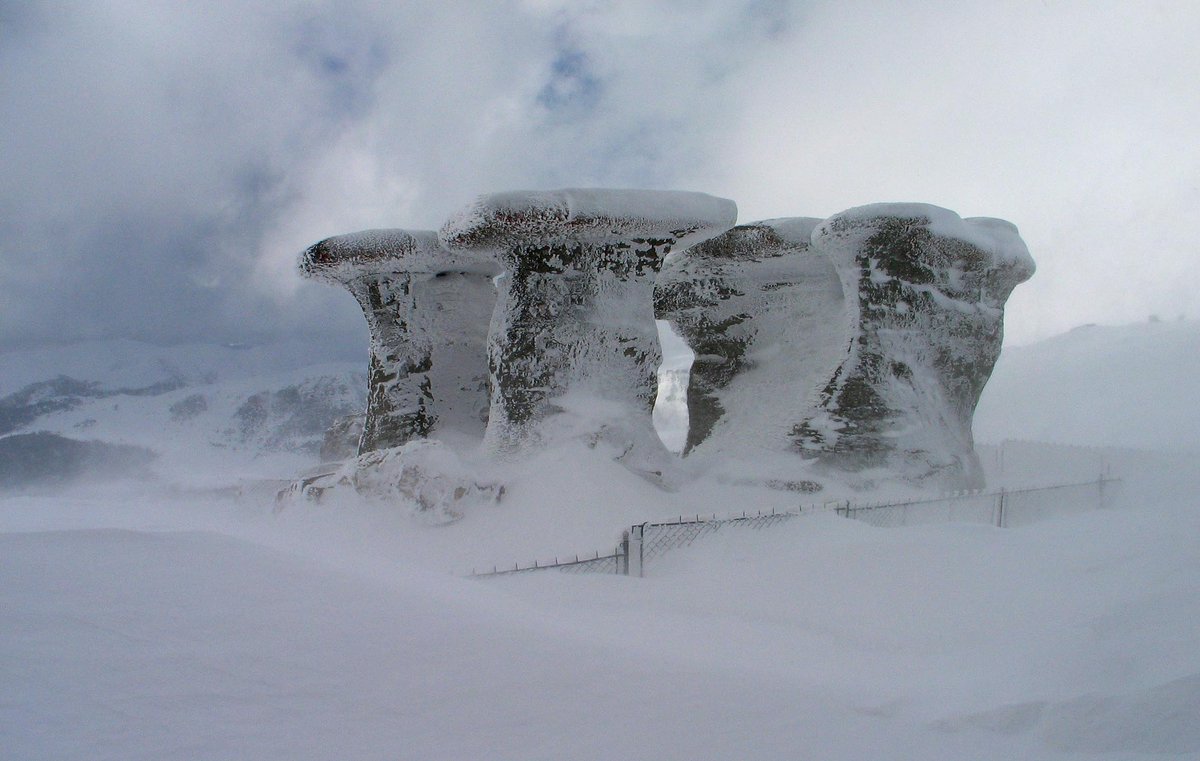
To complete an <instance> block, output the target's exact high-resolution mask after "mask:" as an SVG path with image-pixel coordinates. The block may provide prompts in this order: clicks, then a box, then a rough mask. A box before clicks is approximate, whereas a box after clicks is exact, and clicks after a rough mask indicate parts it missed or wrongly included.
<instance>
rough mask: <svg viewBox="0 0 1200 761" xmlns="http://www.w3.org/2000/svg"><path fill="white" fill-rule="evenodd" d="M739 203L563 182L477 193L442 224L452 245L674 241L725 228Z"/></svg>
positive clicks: (682, 241)
mask: <svg viewBox="0 0 1200 761" xmlns="http://www.w3.org/2000/svg"><path fill="white" fill-rule="evenodd" d="M736 221H737V205H736V204H735V203H734V202H733V201H730V200H729V199H727V198H717V197H715V196H710V195H707V194H705V193H694V192H687V191H678V190H634V189H600V188H566V189H563V190H549V191H531V190H518V191H512V192H507V193H494V194H491V195H485V196H480V197H479V198H478V199H477V200H476V201H475V203H473V204H472V205H470V206H468V207H467V208H465V209H463V210H462V211H461V212H459V213H458V214H456V215H454V216H453V217H451V218H450V219H449V220H448V221H447V222H446V224H445V225H444V226H443V227H442V229H441V232H440V237H441V239H442V242H443V243H444V244H446V245H447V246H449V247H451V248H472V247H484V248H507V247H510V246H513V245H520V244H522V243H524V242H526V241H529V240H547V239H551V238H563V239H568V238H569V239H571V240H576V241H581V242H583V241H587V242H598V241H613V242H615V241H640V240H646V239H650V238H661V239H667V238H669V239H671V240H672V241H674V245H675V246H677V247H680V248H686V247H687V246H691V245H694V244H695V243H698V242H700V241H701V240H705V239H707V238H708V237H710V236H711V233H710V232H708V231H710V230H712V229H713V228H721V229H728V228H729V227H731V226H732V225H733V224H734V222H736Z"/></svg>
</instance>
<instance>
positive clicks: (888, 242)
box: [792, 204, 1034, 488]
mask: <svg viewBox="0 0 1200 761" xmlns="http://www.w3.org/2000/svg"><path fill="white" fill-rule="evenodd" d="M812 242H813V246H814V247H816V248H817V249H819V250H820V251H822V252H824V253H825V254H826V255H827V256H828V257H829V259H830V260H831V261H832V262H833V265H834V266H835V267H836V268H837V270H838V273H839V275H840V276H841V279H842V284H843V288H844V290H845V293H846V298H847V305H848V309H847V314H848V316H849V318H850V325H851V327H852V330H853V334H852V336H851V338H850V341H849V342H848V344H847V346H846V348H845V351H846V353H845V355H844V358H843V360H842V362H841V364H840V366H839V367H838V368H837V370H836V371H835V372H834V374H833V376H832V377H831V379H830V380H829V381H828V383H826V385H825V387H824V389H823V390H822V392H821V398H820V402H819V405H818V407H817V408H816V409H815V410H814V411H813V413H812V415H811V417H810V418H809V419H808V420H806V421H804V422H803V423H801V424H799V425H797V426H796V427H795V429H794V430H793V434H792V436H793V442H794V445H795V447H796V449H797V450H798V451H800V452H801V453H802V454H804V455H805V456H807V457H809V458H813V459H816V460H817V461H819V462H820V463H822V464H824V465H827V466H829V467H831V468H833V469H835V470H840V471H852V472H857V473H858V474H859V477H860V478H861V479H862V480H863V481H864V482H868V483H869V482H870V481H872V480H874V479H875V478H876V477H878V478H888V477H894V476H896V475H898V476H900V477H901V478H903V479H905V480H907V481H909V482H911V483H916V484H922V483H925V484H930V483H931V484H937V485H939V486H941V487H943V488H978V487H981V486H982V485H983V475H982V470H981V468H980V466H979V461H978V459H977V457H976V456H975V452H974V445H973V439H972V435H971V420H972V417H973V415H974V411H975V405H976V403H977V402H978V401H979V396H980V394H981V393H982V391H983V387H984V384H985V383H986V382H987V379H988V377H989V376H990V374H991V371H992V367H993V365H994V364H995V362H996V359H997V357H999V355H1000V345H1001V342H1002V340H1003V332H1004V303H1005V301H1006V300H1007V299H1008V296H1009V294H1010V293H1011V292H1012V289H1013V288H1014V287H1015V286H1016V285H1017V284H1019V283H1021V282H1023V281H1025V280H1027V279H1028V278H1029V277H1030V276H1031V275H1032V274H1033V270H1034V265H1033V260H1032V258H1031V257H1030V255H1029V251H1028V249H1027V248H1026V247H1025V244H1024V242H1022V240H1021V238H1020V236H1019V235H1018V233H1017V229H1016V227H1014V226H1013V225H1011V224H1009V223H1008V222H1004V221H1001V220H997V219H985V218H974V219H960V218H959V217H958V215H957V214H955V213H954V212H951V211H948V210H946V209H942V208H939V207H936V206H929V205H926V204H876V205H872V206H863V207H859V208H856V209H851V210H849V211H846V212H842V213H841V214H837V215H835V216H833V217H830V218H829V219H827V220H825V221H824V222H823V223H821V224H820V225H819V226H818V227H817V228H816V230H815V231H814V232H813V236H812Z"/></svg>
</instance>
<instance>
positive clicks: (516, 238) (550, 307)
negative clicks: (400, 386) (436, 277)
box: [440, 190, 737, 473]
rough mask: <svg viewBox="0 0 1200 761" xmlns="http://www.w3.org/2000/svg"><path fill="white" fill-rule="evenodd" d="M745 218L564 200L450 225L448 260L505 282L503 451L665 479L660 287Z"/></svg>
mask: <svg viewBox="0 0 1200 761" xmlns="http://www.w3.org/2000/svg"><path fill="white" fill-rule="evenodd" d="M736 213H737V211H736V207H735V206H734V204H733V202H732V201H727V200H724V199H717V198H713V197H711V196H706V195H703V194H700V193H680V192H667V191H623V190H561V191H547V192H513V193H501V194H495V195H491V196H483V197H481V198H480V199H479V200H478V201H477V202H476V203H475V204H474V205H472V206H470V207H468V208H467V209H465V210H464V211H463V212H462V213H460V214H459V215H457V216H456V217H454V218H452V219H451V220H450V221H449V222H447V223H446V225H445V226H443V228H442V230H441V233H440V237H441V240H442V241H443V243H444V244H445V245H446V246H447V247H448V248H450V249H451V250H454V251H456V252H457V251H462V252H481V253H487V254H490V255H494V256H496V257H497V258H499V260H500V261H501V262H502V264H503V266H504V268H505V269H506V273H505V274H504V275H503V276H502V277H501V278H498V283H497V285H498V289H499V293H498V297H497V305H496V311H495V316H494V318H493V320H492V328H491V334H490V337H489V341H488V361H489V367H490V371H491V379H492V384H493V387H492V394H491V408H490V418H489V423H488V429H487V441H488V443H489V445H490V447H491V448H492V450H493V451H495V452H498V453H513V452H518V451H521V450H522V449H525V448H527V447H529V446H534V445H545V444H548V443H550V442H552V441H554V440H556V439H558V438H559V437H562V436H567V437H582V438H584V439H586V440H588V441H589V443H591V444H593V445H599V444H600V443H601V442H603V443H604V444H605V446H607V447H610V448H612V449H613V450H614V454H615V456H616V457H617V458H618V459H620V460H621V461H622V462H624V463H625V464H627V465H629V466H630V467H631V468H633V469H635V470H638V471H639V472H643V473H660V472H661V471H662V469H663V468H664V467H665V464H664V463H665V462H666V461H667V460H668V459H669V455H668V453H667V452H666V450H665V449H664V448H663V447H662V444H661V442H659V440H658V438H657V436H656V435H655V434H654V430H653V427H652V423H651V411H652V409H653V405H654V399H655V394H656V389H657V377H656V371H657V368H658V365H659V364H660V363H661V359H662V354H661V348H660V347H659V343H658V334H657V329H656V326H655V323H654V312H653V303H652V297H653V294H652V291H653V283H654V278H655V276H656V274H657V272H658V270H659V267H660V266H661V262H662V258H663V257H664V256H666V255H667V254H668V253H669V252H671V251H672V250H676V249H680V248H686V247H687V246H690V245H693V244H695V243H698V242H700V241H702V240H705V239H707V238H709V237H711V236H713V235H716V234H719V233H721V232H723V231H724V230H726V229H728V228H729V226H730V225H732V224H733V222H734V220H735V218H736Z"/></svg>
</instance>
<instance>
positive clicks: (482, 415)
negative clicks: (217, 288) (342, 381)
mask: <svg viewBox="0 0 1200 761" xmlns="http://www.w3.org/2000/svg"><path fill="white" fill-rule="evenodd" d="M300 271H301V274H303V275H305V276H306V277H310V278H314V279H317V280H323V281H325V282H330V283H337V284H339V285H342V286H344V287H345V288H346V289H348V290H349V291H350V293H351V294H352V295H353V296H354V298H355V299H356V300H357V301H358V303H359V306H360V307H361V308H362V310H363V314H364V315H365V317H366V319H367V325H368V326H369V328H370V330H371V359H370V369H369V379H368V395H367V415H366V421H365V425H364V430H363V435H362V439H361V442H360V452H370V451H374V450H376V449H385V448H390V447H396V446H400V445H402V444H404V443H406V442H408V441H411V440H413V439H420V438H426V437H428V436H431V435H433V434H434V433H435V432H438V433H440V434H442V435H445V434H447V433H451V432H456V433H459V434H464V435H466V436H474V437H476V438H479V437H482V434H483V430H484V426H485V423H486V415H487V409H488V391H487V354H486V351H485V348H484V346H485V343H486V340H487V330H488V323H489V321H490V319H491V314H492V306H493V303H494V300H495V296H494V288H493V286H492V278H493V277H494V275H495V274H496V271H497V266H496V264H495V262H494V260H493V259H491V258H490V257H488V256H472V255H463V254H452V253H450V252H448V251H446V250H445V249H443V248H442V247H441V246H440V245H439V244H438V241H437V238H436V236H435V235H434V234H433V233H432V232H427V231H406V230H368V231H365V232H361V233H353V234H350V235H341V236H337V237H334V238H328V239H326V240H323V241H321V242H320V243H317V244H315V245H314V246H311V247H310V248H309V249H308V250H306V251H305V252H304V254H303V255H302V256H301V260H300ZM451 435H453V434H451Z"/></svg>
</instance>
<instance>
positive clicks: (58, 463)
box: [0, 431, 155, 489]
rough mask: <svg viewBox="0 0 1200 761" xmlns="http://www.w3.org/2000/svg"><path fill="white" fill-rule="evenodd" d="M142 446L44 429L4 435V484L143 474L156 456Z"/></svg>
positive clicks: (0, 446)
mask: <svg viewBox="0 0 1200 761" xmlns="http://www.w3.org/2000/svg"><path fill="white" fill-rule="evenodd" d="M154 456H155V455H154V453H153V452H151V451H150V450H149V449H144V448H142V447H135V446H128V445H123V444H110V443H107V442H103V441H80V440H78V439H70V438H67V437H65V436H59V435H58V434H54V433H46V432H44V431H42V432H37V433H17V434H13V435H11V436H4V437H0V488H4V489H14V488H24V487H46V486H62V485H65V484H68V483H70V482H72V481H75V480H76V479H79V478H81V477H88V478H92V479H104V478H118V477H122V476H135V475H141V474H143V473H144V472H145V469H146V467H147V466H148V465H149V464H150V462H151V461H152V460H153V459H154Z"/></svg>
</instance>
